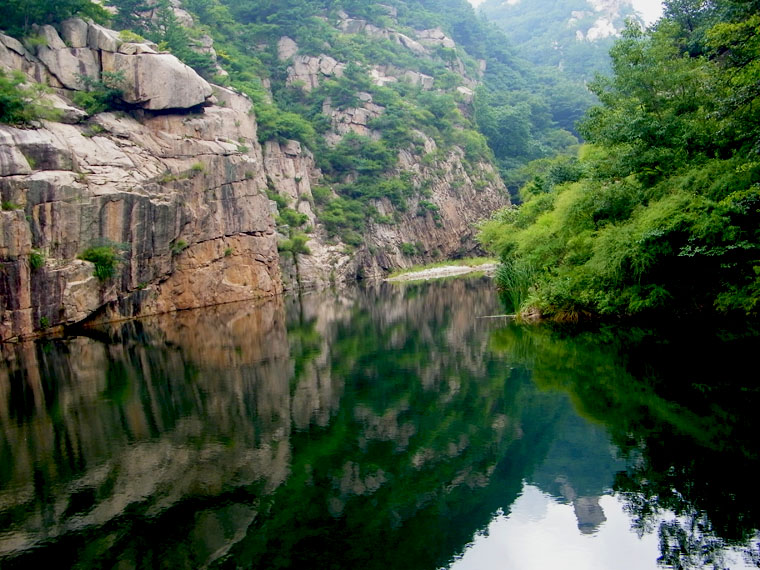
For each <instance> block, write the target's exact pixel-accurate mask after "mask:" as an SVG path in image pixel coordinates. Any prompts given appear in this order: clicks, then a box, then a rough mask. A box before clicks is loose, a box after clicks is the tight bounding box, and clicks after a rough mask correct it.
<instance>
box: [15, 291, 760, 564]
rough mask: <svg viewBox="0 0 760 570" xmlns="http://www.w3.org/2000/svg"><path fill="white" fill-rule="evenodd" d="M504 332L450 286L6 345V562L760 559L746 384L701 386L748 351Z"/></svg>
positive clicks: (480, 299)
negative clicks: (746, 555) (736, 552)
mask: <svg viewBox="0 0 760 570" xmlns="http://www.w3.org/2000/svg"><path fill="white" fill-rule="evenodd" d="M500 312H501V308H500V305H499V302H498V299H497V298H496V296H495V295H494V292H493V290H492V288H491V287H490V284H489V283H488V281H480V280H462V279H460V280H454V281H445V282H441V283H428V284H407V285H404V286H388V285H380V286H377V287H369V288H363V289H351V290H345V291H341V292H337V293H330V292H324V293H320V294H310V295H305V296H303V297H301V298H297V297H290V298H287V299H285V300H282V299H279V300H274V301H270V302H265V303H261V304H259V305H255V306H254V305H250V304H249V305H232V306H226V307H219V308H216V309H211V310H206V311H191V312H186V313H179V314H175V315H167V316H164V317H159V318H154V319H145V320H143V321H137V322H130V323H121V324H118V325H114V326H112V327H106V328H103V329H100V330H97V331H92V332H90V333H89V335H88V336H80V337H72V338H68V339H62V340H56V341H42V342H39V343H37V344H25V345H19V346H4V347H2V351H3V352H2V356H3V360H2V361H0V395H2V398H0V566H2V567H3V568H27V567H31V566H34V567H44V566H49V565H55V566H56V567H79V568H100V567H103V568H110V567H114V566H116V565H119V566H120V567H123V568H149V567H157V566H166V567H172V568H196V567H201V566H210V567H221V568H235V567H256V568H295V567H310V568H363V569H365V570H371V569H374V568H378V569H380V568H382V569H384V570H387V568H394V569H403V568H409V569H415V570H425V569H431V570H433V569H435V568H441V567H447V566H449V564H450V563H452V561H453V565H452V566H451V567H452V568H455V569H457V570H461V569H463V568H479V569H484V570H487V569H489V568H519V569H520V570H524V569H529V568H560V567H561V568H574V567H575V568H584V569H593V568H611V567H614V568H625V567H626V566H625V565H626V564H628V565H629V566H627V567H630V568H637V569H638V568H650V567H651V568H655V567H657V559H658V557H659V556H661V555H663V554H665V559H664V561H665V562H667V563H669V564H671V565H679V564H680V566H681V567H684V568H688V567H694V568H696V567H701V566H703V565H707V564H709V563H712V562H716V561H720V560H722V559H721V557H723V556H724V553H725V551H726V549H727V548H728V549H730V547H731V546H732V545H735V546H737V547H738V548H740V549H742V548H745V549H748V550H749V552H750V555H754V556H756V552H757V545H756V543H755V542H753V538H754V537H755V535H756V527H757V522H756V521H757V513H758V498H757V493H756V492H755V489H756V484H754V476H753V474H754V473H756V472H757V469H756V468H757V464H758V459H757V447H756V444H755V443H754V434H756V433H757V429H756V428H757V427H758V426H757V419H756V417H755V416H756V415H757V414H755V413H754V410H755V409H756V403H757V393H756V390H757V389H756V388H753V387H752V386H751V385H750V386H749V387H748V386H743V385H741V382H739V383H738V384H737V383H736V381H735V380H731V381H724V380H718V381H712V382H711V384H712V385H714V387H713V388H711V390H712V391H710V392H709V394H708V395H707V397H706V396H705V394H704V387H703V386H704V385H706V382H707V381H708V380H709V379H710V378H720V377H719V376H718V375H717V374H718V372H717V371H718V370H720V371H721V372H723V373H725V374H726V377H727V378H729V379H736V378H740V375H739V372H738V370H741V369H742V366H743V364H742V363H741V362H740V356H741V355H742V354H752V351H750V350H748V349H747V343H750V344H751V343H754V342H755V341H754V340H751V339H750V340H743V341H741V342H739V344H738V345H736V343H734V345H736V346H734V345H731V346H734V347H733V348H730V347H729V349H728V352H726V351H722V352H721V350H722V349H721V350H719V349H718V348H717V345H716V343H715V341H714V340H712V339H706V340H705V341H704V342H705V343H709V347H710V348H709V350H710V351H712V353H713V354H714V355H715V359H716V363H714V364H711V362H712V361H710V360H704V361H699V360H696V359H692V360H693V362H692V363H691V365H690V361H688V360H685V359H683V358H682V357H681V356H680V355H681V354H687V353H688V351H687V352H684V351H683V350H682V349H683V348H684V347H681V346H679V345H678V342H677V341H674V340H667V342H664V341H663V337H662V336H661V335H651V334H649V333H647V332H642V331H638V332H637V331H623V330H600V331H595V332H587V333H583V334H580V335H575V334H574V335H566V334H564V333H562V332H561V331H560V332H557V331H552V330H549V329H547V328H540V327H539V328H531V327H528V328H521V327H515V326H513V325H509V324H506V323H505V322H504V321H503V320H500V319H478V318H477V317H479V316H485V315H494V314H498V313H500ZM673 338H679V337H678V336H675V337H673ZM729 344H730V343H729ZM706 346H707V344H706ZM686 348H687V349H688V350H689V351H696V352H693V353H694V354H699V355H705V354H708V349H707V348H705V347H700V346H696V347H695V346H694V345H688V346H686ZM732 350H733V352H731V351H732ZM674 361H675V364H674ZM718 362H719V363H720V364H717V363H718ZM732 366H733V367H735V369H731V367H732ZM642 378H645V380H642ZM678 378H681V380H674V379H678ZM684 378H685V379H686V380H683V379H684ZM737 394H739V395H740V397H737ZM716 466H720V468H717V467H716ZM613 492H614V496H613ZM624 507H625V511H624ZM672 512H675V513H677V514H678V517H679V518H678V524H667V523H666V524H662V523H663V521H667V520H668V517H669V516H670V515H668V513H672ZM663 517H664V518H663ZM671 518H672V516H671ZM632 524H634V525H635V526H636V527H637V528H638V529H640V530H641V531H642V532H641V535H642V538H639V536H638V533H637V532H635V531H632V530H631V525H632ZM695 528H696V529H699V530H698V531H694V530H693V529H695ZM486 534H487V535H488V536H486ZM473 537H474V538H473ZM661 539H662V540H661ZM661 543H662V544H664V545H665V547H664V549H663V550H661V548H660V545H661ZM468 544H469V545H470V546H469V547H468ZM391 545H392V547H390V548H389V546H391ZM753 553H755V554H753ZM739 558H740V557H739ZM724 561H725V560H724ZM729 562H730V561H729ZM573 564H574V566H573ZM730 567H731V568H741V567H742V566H741V565H736V564H735V563H734V562H731V563H730ZM748 567H752V566H748Z"/></svg>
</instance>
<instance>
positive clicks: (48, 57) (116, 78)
mask: <svg viewBox="0 0 760 570" xmlns="http://www.w3.org/2000/svg"><path fill="white" fill-rule="evenodd" d="M39 32H40V34H39V35H40V37H41V38H44V39H45V44H43V45H40V46H39V47H37V48H36V53H31V52H29V51H28V50H27V49H26V48H24V47H23V45H21V43H19V42H18V41H17V40H15V39H13V38H10V37H8V36H4V35H2V34H0V66H2V67H5V68H8V69H18V70H21V71H23V72H24V73H26V74H27V75H29V76H30V78H31V79H33V80H35V81H38V82H40V83H46V84H48V85H50V86H51V87H58V88H61V87H62V88H65V89H69V90H73V91H87V90H88V89H89V87H88V83H90V84H91V83H94V82H99V81H101V80H104V81H105V80H110V81H112V82H116V84H117V87H119V88H120V89H121V90H122V91H123V99H124V101H126V102H127V103H129V104H132V105H135V106H139V107H141V108H143V109H150V110H154V111H155V110H168V109H188V108H190V107H194V106H196V105H202V104H204V103H205V102H206V101H207V99H208V98H209V97H211V95H212V88H211V85H209V83H208V82H207V81H206V80H205V79H203V78H202V77H200V76H199V75H198V74H197V73H196V72H195V71H193V70H192V69H191V68H190V67H188V66H187V65H185V64H184V63H182V62H181V61H179V60H178V59H177V58H176V57H174V56H172V55H170V54H167V53H158V52H157V51H156V46H155V44H152V43H151V42H148V41H145V42H143V43H134V42H125V41H123V40H122V39H121V37H120V35H119V34H118V33H117V32H114V31H113V30H109V29H107V28H104V27H103V26H99V25H97V24H93V23H87V22H84V21H83V20H79V19H76V18H73V19H70V20H66V21H65V22H63V23H62V24H61V33H62V34H63V38H61V36H60V35H59V34H58V32H57V31H56V29H55V28H53V27H52V26H42V27H41V28H40V29H39ZM104 74H105V75H104Z"/></svg>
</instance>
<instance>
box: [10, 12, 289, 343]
mask: <svg viewBox="0 0 760 570" xmlns="http://www.w3.org/2000/svg"><path fill="white" fill-rule="evenodd" d="M41 35H42V36H43V37H44V38H45V43H44V44H43V45H41V46H39V47H38V48H37V50H36V54H33V53H31V52H30V51H29V50H27V49H26V48H25V47H23V46H22V45H21V44H20V43H19V42H17V41H15V40H14V39H12V38H9V37H8V36H0V62H2V63H3V65H4V66H6V67H10V68H11V69H18V70H22V71H24V72H25V73H26V74H27V75H28V76H29V77H33V78H35V79H38V80H41V81H44V82H46V83H48V84H49V85H51V86H53V87H54V92H55V95H50V96H49V97H51V104H52V105H54V106H56V107H58V108H59V109H61V113H62V114H61V117H62V118H63V120H64V121H65V122H53V121H42V122H40V123H39V124H37V125H34V127H35V128H28V129H19V128H13V127H9V126H0V192H2V202H3V211H2V212H1V213H0V264H1V266H2V273H0V338H2V339H8V338H14V337H18V336H25V335H29V334H30V333H32V332H33V331H35V330H38V329H44V328H47V327H52V326H55V325H61V324H70V323H76V322H80V321H82V320H84V319H87V318H92V317H93V316H94V315H97V316H98V317H99V318H102V319H113V318H121V317H131V316H136V315H145V314H151V313H159V312H166V311H171V310H176V309H185V308H190V307H198V306H205V305H210V304H215V303H220V302H226V301H234V300H243V299H250V298H254V297H260V296H267V295H274V294H277V293H279V292H280V291H281V290H282V286H281V280H280V271H279V267H278V254H277V240H276V235H275V231H274V221H273V216H272V213H271V206H270V202H269V200H268V198H267V196H266V193H265V189H266V177H265V175H264V169H263V162H264V160H263V155H262V150H261V147H260V146H259V145H258V143H257V141H256V123H255V120H254V118H253V117H252V115H251V114H250V108H251V104H250V101H248V100H247V99H246V98H244V97H242V96H240V95H238V94H236V93H234V92H232V91H230V90H226V89H223V88H220V87H215V88H212V87H211V86H210V85H209V84H208V83H207V82H206V81H204V80H203V79H201V78H200V77H199V76H198V75H197V74H196V73H195V72H194V71H193V70H192V69H190V68H189V67H187V66H185V65H183V64H182V63H180V62H179V61H178V60H177V59H176V58H174V57H173V56H171V55H169V54H159V53H156V51H155V49H154V47H153V46H151V45H149V44H146V43H140V44H136V43H125V42H122V41H121V40H120V39H119V36H118V35H117V34H115V33H113V32H111V31H109V30H106V29H104V28H101V27H100V26H97V25H93V24H89V25H88V24H86V23H85V22H82V21H81V20H72V21H68V22H65V23H64V24H63V26H62V36H63V37H60V36H59V34H58V33H57V32H56V30H55V29H53V28H52V27H49V26H46V27H44V28H42V29H41ZM108 72H111V73H119V75H121V76H123V78H124V83H123V85H124V89H123V99H124V101H125V102H126V103H127V105H126V106H125V109H126V112H108V113H98V114H96V115H94V116H92V117H89V118H88V117H87V116H86V114H85V113H84V112H83V111H81V110H80V109H76V108H75V107H73V106H72V105H71V102H70V98H71V96H72V93H73V92H76V91H79V90H82V89H84V88H85V82H84V81H83V77H85V76H87V77H90V78H92V79H93V80H96V81H98V80H100V79H101V77H103V74H104V73H108ZM72 123H73V124H72ZM87 258H89V259H92V260H94V261H95V263H93V262H92V261H86V260H85V259H87ZM99 265H100V267H98V266H99ZM109 269H111V271H110V273H113V275H109Z"/></svg>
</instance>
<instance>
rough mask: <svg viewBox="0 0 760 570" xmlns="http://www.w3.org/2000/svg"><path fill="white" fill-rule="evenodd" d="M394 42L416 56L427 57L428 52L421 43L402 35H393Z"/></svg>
mask: <svg viewBox="0 0 760 570" xmlns="http://www.w3.org/2000/svg"><path fill="white" fill-rule="evenodd" d="M392 39H393V40H395V41H396V43H398V44H401V45H402V46H404V47H405V48H406V49H408V50H409V51H411V52H414V53H415V54H417V55H427V53H428V51H427V49H426V48H425V46H423V45H422V44H421V43H419V42H417V41H415V40H413V39H412V38H410V37H409V36H405V35H404V34H395V36H394V37H393V38H392Z"/></svg>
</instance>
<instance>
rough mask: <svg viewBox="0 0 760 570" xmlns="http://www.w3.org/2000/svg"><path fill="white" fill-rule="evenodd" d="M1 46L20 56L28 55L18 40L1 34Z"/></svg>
mask: <svg viewBox="0 0 760 570" xmlns="http://www.w3.org/2000/svg"><path fill="white" fill-rule="evenodd" d="M0 44H3V45H4V46H5V47H6V48H8V49H9V50H12V51H14V52H15V53H17V54H18V55H26V49H24V46H23V45H21V42H20V41H18V40H17V39H16V38H12V37H10V36H6V35H5V34H0Z"/></svg>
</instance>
